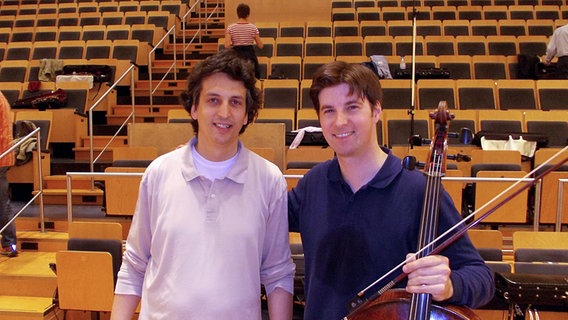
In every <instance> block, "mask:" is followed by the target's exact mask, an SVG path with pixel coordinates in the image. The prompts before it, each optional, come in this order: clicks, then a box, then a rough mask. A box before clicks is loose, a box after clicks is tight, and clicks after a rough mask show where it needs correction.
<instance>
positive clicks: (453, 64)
mask: <svg viewBox="0 0 568 320" xmlns="http://www.w3.org/2000/svg"><path fill="white" fill-rule="evenodd" d="M472 65H473V62H472V58H471V57H470V56H466V55H456V56H439V57H438V66H439V67H440V68H445V69H447V70H448V71H449V72H450V78H452V79H471V78H472V71H471V69H472Z"/></svg>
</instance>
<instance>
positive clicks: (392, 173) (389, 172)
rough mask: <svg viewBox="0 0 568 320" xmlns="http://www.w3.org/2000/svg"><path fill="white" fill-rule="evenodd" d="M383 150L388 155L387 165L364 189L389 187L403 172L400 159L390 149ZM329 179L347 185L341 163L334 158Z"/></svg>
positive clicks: (329, 170) (328, 174) (328, 173)
mask: <svg viewBox="0 0 568 320" xmlns="http://www.w3.org/2000/svg"><path fill="white" fill-rule="evenodd" d="M381 149H382V150H383V151H384V152H385V153H387V155H388V156H387V159H386V160H385V163H384V164H383V166H382V167H381V169H380V170H379V172H377V174H376V175H375V176H374V177H373V179H371V181H369V183H367V184H366V185H365V186H364V187H363V188H361V189H364V188H365V187H367V186H370V187H373V188H376V189H382V188H385V187H387V186H388V185H389V184H390V183H391V182H392V181H393V180H394V179H395V178H396V177H397V176H398V175H399V174H400V172H401V171H402V164H401V160H400V158H398V157H397V156H395V155H393V154H392V152H391V150H390V149H387V148H384V147H381ZM327 178H328V179H329V180H330V181H332V182H343V183H346V182H345V180H344V179H343V176H342V175H341V169H340V168H339V161H337V158H334V159H333V160H332V162H331V164H330V166H329V168H328V172H327Z"/></svg>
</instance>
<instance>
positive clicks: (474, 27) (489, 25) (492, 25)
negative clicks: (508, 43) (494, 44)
mask: <svg viewBox="0 0 568 320" xmlns="http://www.w3.org/2000/svg"><path fill="white" fill-rule="evenodd" d="M469 24H470V27H471V35H472V36H478V37H479V36H483V37H486V36H489V35H493V36H494V35H498V34H499V28H498V27H497V20H472V21H470V22H469Z"/></svg>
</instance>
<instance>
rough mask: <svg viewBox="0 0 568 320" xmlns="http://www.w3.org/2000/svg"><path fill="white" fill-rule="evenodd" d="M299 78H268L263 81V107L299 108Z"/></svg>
mask: <svg viewBox="0 0 568 320" xmlns="http://www.w3.org/2000/svg"><path fill="white" fill-rule="evenodd" d="M299 85H300V82H299V81H298V80H293V79H285V80H280V79H267V80H264V83H263V91H264V106H263V108H280V109H292V110H296V109H297V108H298V97H299V93H298V92H299Z"/></svg>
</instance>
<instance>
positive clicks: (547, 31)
mask: <svg viewBox="0 0 568 320" xmlns="http://www.w3.org/2000/svg"><path fill="white" fill-rule="evenodd" d="M553 32H554V22H553V21H552V20H548V19H545V20H543V19H538V20H537V19H530V20H527V35H529V36H546V37H550V36H551V35H552V33H553Z"/></svg>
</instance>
